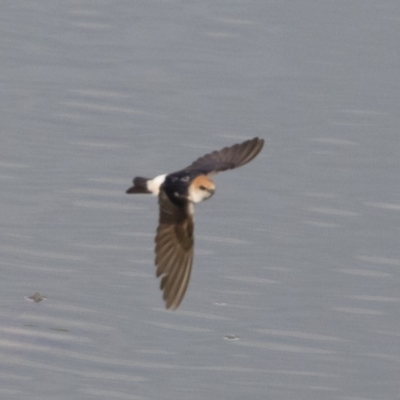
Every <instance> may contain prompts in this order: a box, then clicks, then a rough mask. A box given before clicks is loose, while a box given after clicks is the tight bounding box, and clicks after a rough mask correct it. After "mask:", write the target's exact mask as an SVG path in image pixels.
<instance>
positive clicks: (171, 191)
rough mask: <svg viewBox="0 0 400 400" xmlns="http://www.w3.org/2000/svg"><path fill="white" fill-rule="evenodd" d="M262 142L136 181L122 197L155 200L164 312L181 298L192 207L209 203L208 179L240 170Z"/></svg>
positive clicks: (211, 188) (190, 246) (190, 251)
mask: <svg viewBox="0 0 400 400" xmlns="http://www.w3.org/2000/svg"><path fill="white" fill-rule="evenodd" d="M263 145H264V140H263V139H259V138H258V137H255V138H254V139H250V140H246V141H245V142H243V143H238V144H235V145H233V146H230V147H224V148H223V149H222V150H219V151H213V152H212V153H209V154H206V155H205V156H203V157H200V158H199V159H197V160H196V161H195V162H193V163H192V164H190V165H189V166H188V167H186V168H184V169H182V170H180V171H177V172H173V173H172V174H164V175H159V176H156V177H155V178H154V179H147V178H142V177H136V178H134V179H133V186H132V187H131V188H129V189H128V190H127V191H126V193H128V194H133V193H149V194H153V195H155V196H158V204H159V207H160V214H159V222H158V228H157V234H156V237H155V254H156V258H155V265H156V267H157V272H156V275H157V277H161V283H160V289H161V290H162V291H163V298H164V301H165V306H166V308H172V309H176V308H177V307H178V306H179V304H180V303H181V301H182V299H183V296H184V295H185V292H186V289H187V286H188V283H189V278H190V272H191V269H192V263H193V242H194V239H193V228H194V223H193V214H194V207H193V204H194V203H200V202H201V201H204V200H207V199H209V198H210V197H211V196H212V195H213V194H214V192H215V183H214V182H213V181H212V180H211V179H210V176H212V175H214V174H216V173H217V172H221V171H226V170H228V169H233V168H237V167H240V166H242V165H245V164H247V163H248V162H250V161H251V160H252V159H253V158H254V157H256V156H257V154H258V153H259V152H260V151H261V149H262V147H263Z"/></svg>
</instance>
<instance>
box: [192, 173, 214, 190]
mask: <svg viewBox="0 0 400 400" xmlns="http://www.w3.org/2000/svg"><path fill="white" fill-rule="evenodd" d="M192 185H193V186H194V187H199V186H204V187H205V188H207V189H214V188H215V183H214V182H213V181H212V180H211V179H210V178H209V177H207V176H205V175H199V176H198V177H197V178H194V179H193V182H192Z"/></svg>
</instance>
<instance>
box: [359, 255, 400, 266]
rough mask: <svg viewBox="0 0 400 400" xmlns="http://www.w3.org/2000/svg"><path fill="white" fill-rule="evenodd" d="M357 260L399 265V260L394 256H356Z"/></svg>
mask: <svg viewBox="0 0 400 400" xmlns="http://www.w3.org/2000/svg"><path fill="white" fill-rule="evenodd" d="M355 258H356V259H357V260H361V261H366V262H369V263H372V264H381V265H390V266H395V267H397V266H400V260H398V259H396V258H387V257H373V256H372V257H371V256H356V257H355Z"/></svg>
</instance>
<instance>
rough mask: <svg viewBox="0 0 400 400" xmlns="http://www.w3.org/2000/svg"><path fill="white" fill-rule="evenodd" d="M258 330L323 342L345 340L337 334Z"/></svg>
mask: <svg viewBox="0 0 400 400" xmlns="http://www.w3.org/2000/svg"><path fill="white" fill-rule="evenodd" d="M256 332H260V333H265V334H266V335H271V336H283V337H292V338H296V339H307V340H316V341H322V342H343V341H344V339H340V338H338V337H335V336H327V335H318V334H315V333H308V332H298V331H281V330H277V329H256Z"/></svg>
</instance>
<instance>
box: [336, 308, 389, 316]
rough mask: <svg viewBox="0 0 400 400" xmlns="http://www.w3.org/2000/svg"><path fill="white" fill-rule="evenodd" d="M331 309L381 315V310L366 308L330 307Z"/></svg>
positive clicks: (349, 312) (348, 312) (350, 312)
mask: <svg viewBox="0 0 400 400" xmlns="http://www.w3.org/2000/svg"><path fill="white" fill-rule="evenodd" d="M332 310H334V311H338V312H343V313H347V314H358V315H382V314H383V312H382V311H378V310H370V309H367V308H355V307H332Z"/></svg>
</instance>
